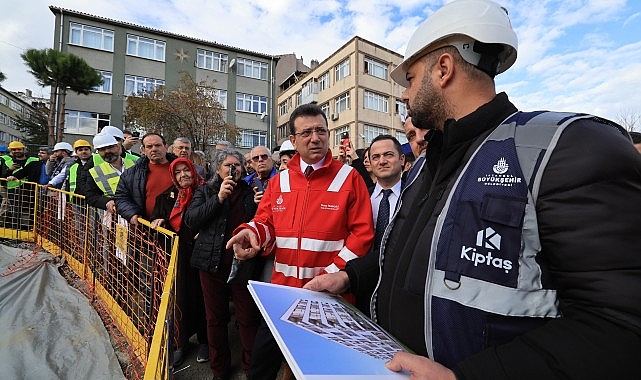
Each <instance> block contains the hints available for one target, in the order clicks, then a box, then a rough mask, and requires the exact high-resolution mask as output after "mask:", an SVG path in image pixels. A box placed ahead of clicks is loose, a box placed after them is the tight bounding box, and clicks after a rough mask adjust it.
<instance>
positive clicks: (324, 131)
mask: <svg viewBox="0 0 641 380" xmlns="http://www.w3.org/2000/svg"><path fill="white" fill-rule="evenodd" d="M314 132H316V134H317V135H319V136H325V135H326V134H327V132H329V131H328V130H327V128H323V127H316V128H313V129H303V130H302V131H300V132H296V133H294V134H295V135H296V136H300V137H302V138H307V137H309V136H311V135H312V133H314Z"/></svg>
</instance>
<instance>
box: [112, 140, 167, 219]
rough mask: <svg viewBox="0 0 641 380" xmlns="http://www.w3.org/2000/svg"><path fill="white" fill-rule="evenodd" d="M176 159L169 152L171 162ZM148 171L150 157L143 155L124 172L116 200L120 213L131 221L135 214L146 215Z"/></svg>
mask: <svg viewBox="0 0 641 380" xmlns="http://www.w3.org/2000/svg"><path fill="white" fill-rule="evenodd" d="M175 159H176V156H174V155H173V154H171V153H167V160H168V161H169V162H171V161H173V160H175ZM147 173H149V159H148V158H147V156H142V157H141V158H140V159H139V160H138V161H136V164H135V165H134V166H132V167H130V168H129V169H127V170H125V171H124V172H122V175H121V176H120V181H119V182H118V188H117V189H116V195H115V196H114V201H115V202H116V210H117V211H118V214H119V215H120V216H122V217H123V218H125V220H127V221H130V220H131V218H132V217H133V216H134V215H139V216H144V215H145V199H146V197H147V191H146V190H145V187H146V186H147Z"/></svg>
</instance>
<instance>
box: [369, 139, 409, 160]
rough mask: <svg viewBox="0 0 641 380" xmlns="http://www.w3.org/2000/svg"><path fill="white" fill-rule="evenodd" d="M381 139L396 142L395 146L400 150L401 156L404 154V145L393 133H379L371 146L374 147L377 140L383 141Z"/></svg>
mask: <svg viewBox="0 0 641 380" xmlns="http://www.w3.org/2000/svg"><path fill="white" fill-rule="evenodd" d="M381 140H390V141H391V142H393V143H394V147H395V148H396V151H397V152H398V155H399V156H401V155H403V146H402V145H401V143H400V142H399V141H398V140H397V139H396V137H394V136H392V135H378V136H376V137H374V139H373V140H372V142H371V143H370V144H369V146H370V148H371V147H372V145H374V143H375V142H377V141H381Z"/></svg>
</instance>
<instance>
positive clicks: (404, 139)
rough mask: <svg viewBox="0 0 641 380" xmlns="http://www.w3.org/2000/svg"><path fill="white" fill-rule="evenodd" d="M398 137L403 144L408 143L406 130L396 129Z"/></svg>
mask: <svg viewBox="0 0 641 380" xmlns="http://www.w3.org/2000/svg"><path fill="white" fill-rule="evenodd" d="M396 139H397V140H398V142H400V143H401V145H402V144H407V136H405V132H404V131H396Z"/></svg>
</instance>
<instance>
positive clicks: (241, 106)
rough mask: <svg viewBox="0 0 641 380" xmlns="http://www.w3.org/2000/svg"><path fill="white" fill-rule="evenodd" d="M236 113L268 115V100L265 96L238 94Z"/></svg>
mask: <svg viewBox="0 0 641 380" xmlns="http://www.w3.org/2000/svg"><path fill="white" fill-rule="evenodd" d="M236 111H244V112H252V113H267V98H266V97H264V96H259V95H251V94H243V93H241V92H237V93H236Z"/></svg>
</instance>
